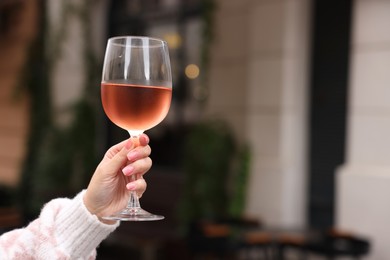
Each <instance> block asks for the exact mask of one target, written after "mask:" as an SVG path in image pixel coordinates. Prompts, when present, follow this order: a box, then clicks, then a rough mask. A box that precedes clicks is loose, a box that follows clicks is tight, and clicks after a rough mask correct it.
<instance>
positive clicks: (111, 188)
mask: <svg viewBox="0 0 390 260" xmlns="http://www.w3.org/2000/svg"><path fill="white" fill-rule="evenodd" d="M148 144H149V137H148V136H147V135H145V134H142V135H141V136H140V137H139V138H138V139H136V138H129V139H128V140H126V141H123V142H121V143H119V144H117V145H115V146H113V147H111V148H110V149H109V150H108V151H107V152H106V154H105V156H104V158H103V160H102V161H101V162H100V164H99V165H98V167H97V168H96V171H95V173H94V174H93V176H92V178H91V181H90V183H89V185H88V188H87V191H86V193H85V195H84V204H85V206H86V208H87V209H88V210H89V212H91V214H94V215H96V216H97V217H98V218H99V219H101V217H103V216H108V215H111V214H113V213H115V212H117V211H119V210H121V209H123V208H124V207H125V206H126V204H127V201H128V199H129V196H130V191H133V190H135V191H136V192H137V194H138V196H139V197H141V196H142V194H143V192H144V191H145V189H146V182H145V180H144V179H143V175H144V174H145V173H146V172H147V171H148V170H149V169H150V168H151V166H152V160H151V159H150V157H149V155H150V153H151V148H150V146H149V145H148ZM131 175H136V176H137V180H135V181H131V179H132V178H131V177H132V176H131ZM107 223H112V222H107Z"/></svg>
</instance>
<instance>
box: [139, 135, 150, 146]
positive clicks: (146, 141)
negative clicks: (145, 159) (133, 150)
mask: <svg viewBox="0 0 390 260" xmlns="http://www.w3.org/2000/svg"><path fill="white" fill-rule="evenodd" d="M138 140H139V145H141V146H146V145H148V144H149V140H150V139H149V136H147V135H146V134H142V135H140V136H139V138H138Z"/></svg>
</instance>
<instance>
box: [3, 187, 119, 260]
mask: <svg viewBox="0 0 390 260" xmlns="http://www.w3.org/2000/svg"><path fill="white" fill-rule="evenodd" d="M84 193H85V191H82V192H80V193H79V194H78V195H77V196H76V197H75V198H74V199H72V200H70V199H66V198H60V199H55V200H52V201H50V202H49V203H47V204H46V205H45V206H44V208H43V209H42V211H41V214H40V216H39V218H37V219H36V220H34V221H33V222H31V223H30V224H29V225H28V226H27V227H25V228H21V229H16V230H13V231H10V232H8V233H5V234H3V235H2V236H1V237H0V259H23V260H27V259H95V258H96V247H97V246H98V245H99V244H100V242H101V241H102V240H103V239H105V238H106V237H107V236H108V235H109V234H110V233H111V232H112V231H114V230H115V229H116V228H117V227H118V225H119V222H118V223H117V224H116V225H106V224H103V223H102V222H100V221H99V220H98V218H97V217H96V216H94V215H91V214H90V213H89V211H88V210H87V209H86V208H85V206H84V203H83V195H84Z"/></svg>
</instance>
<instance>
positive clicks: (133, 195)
mask: <svg viewBox="0 0 390 260" xmlns="http://www.w3.org/2000/svg"><path fill="white" fill-rule="evenodd" d="M129 134H130V137H131V138H134V139H138V137H139V136H140V135H141V134H142V132H139V131H135V132H134V131H129ZM135 142H137V141H135ZM136 180H137V175H136V174H134V175H132V176H131V181H136ZM127 208H128V209H135V208H141V204H140V203H139V199H138V195H137V192H136V191H131V192H130V198H129V201H128V202H127Z"/></svg>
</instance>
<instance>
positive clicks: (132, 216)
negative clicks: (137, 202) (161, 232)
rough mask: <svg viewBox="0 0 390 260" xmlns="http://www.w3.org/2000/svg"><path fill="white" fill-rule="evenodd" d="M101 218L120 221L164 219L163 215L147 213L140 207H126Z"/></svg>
mask: <svg viewBox="0 0 390 260" xmlns="http://www.w3.org/2000/svg"><path fill="white" fill-rule="evenodd" d="M103 219H105V220H121V221H155V220H162V219H164V216H160V215H155V214H152V213H149V212H147V211H146V210H143V209H142V208H126V209H124V210H122V211H119V212H117V213H115V214H113V215H111V216H107V217H103Z"/></svg>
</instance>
